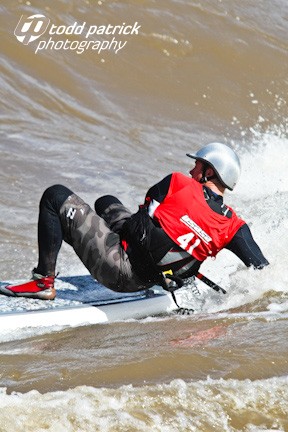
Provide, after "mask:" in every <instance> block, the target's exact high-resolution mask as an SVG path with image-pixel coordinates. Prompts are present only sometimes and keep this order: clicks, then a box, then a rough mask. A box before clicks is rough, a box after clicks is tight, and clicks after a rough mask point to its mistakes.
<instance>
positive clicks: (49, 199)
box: [40, 184, 73, 211]
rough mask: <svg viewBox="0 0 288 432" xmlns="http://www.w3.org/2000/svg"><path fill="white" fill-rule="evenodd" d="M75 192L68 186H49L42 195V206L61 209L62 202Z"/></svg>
mask: <svg viewBox="0 0 288 432" xmlns="http://www.w3.org/2000/svg"><path fill="white" fill-rule="evenodd" d="M72 194H73V192H72V191H71V190H70V189H68V188H67V187H66V186H63V185H60V184H56V185H53V186H50V187H48V188H47V189H46V190H45V192H44V193H43V195H42V198H41V200H40V208H41V207H43V206H46V207H47V206H52V207H53V208H54V209H55V210H57V211H59V210H60V208H61V206H62V204H63V203H64V202H65V201H66V200H67V198H68V197H69V196H70V195H72Z"/></svg>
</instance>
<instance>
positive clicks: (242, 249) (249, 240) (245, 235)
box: [226, 224, 269, 269]
mask: <svg viewBox="0 0 288 432" xmlns="http://www.w3.org/2000/svg"><path fill="white" fill-rule="evenodd" d="M226 249H229V250H230V251H231V252H233V253H234V254H235V255H237V256H238V258H240V259H241V261H243V263H244V264H245V265H246V266H247V267H250V266H253V267H254V268H255V269H261V268H263V267H265V266H267V265H268V264H269V262H268V261H267V259H266V258H265V257H264V255H263V254H262V252H261V250H260V248H259V246H258V245H257V243H256V242H255V240H254V239H253V237H252V234H251V231H250V229H249V227H248V225H247V224H244V225H242V226H241V228H239V230H238V231H237V232H236V234H235V236H234V237H233V239H232V240H231V241H230V243H229V244H228V245H227V246H226Z"/></svg>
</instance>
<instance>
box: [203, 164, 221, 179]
mask: <svg viewBox="0 0 288 432" xmlns="http://www.w3.org/2000/svg"><path fill="white" fill-rule="evenodd" d="M208 168H209V165H207V164H205V165H203V171H202V177H201V179H200V183H202V184H203V183H207V181H208V180H213V179H214V178H217V176H216V175H215V174H213V175H212V176H210V177H207V176H206V171H207V169H208Z"/></svg>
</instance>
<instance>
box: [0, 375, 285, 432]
mask: <svg viewBox="0 0 288 432" xmlns="http://www.w3.org/2000/svg"><path fill="white" fill-rule="evenodd" d="M0 402H1V416H0V428H1V431H3V432H6V431H7V432H8V431H9V432H10V431H11V430H13V431H14V432H22V431H23V427H25V432H30V431H31V432H32V431H33V432H34V431H35V430H37V432H40V431H44V430H45V431H49V432H54V431H55V432H72V431H73V432H74V431H75V432H76V431H80V430H81V432H96V431H101V432H108V431H111V432H112V431H119V432H120V431H123V432H124V431H128V430H129V431H131V432H136V431H137V432H140V431H143V432H144V431H145V432H147V430H151V428H153V430H154V431H159V432H160V431H161V432H175V431H176V430H177V431H179V432H184V431H185V432H186V431H191V432H192V431H193V432H194V431H195V432H196V431H197V432H198V431H200V430H202V431H204V430H215V431H219V432H220V431H221V432H225V431H229V432H232V431H237V430H241V431H247V432H248V431H253V432H254V431H258V432H260V431H262V430H263V431H264V430H265V431H267V430H269V429H271V428H273V430H274V431H275V430H278V431H285V430H287V429H286V428H287V427H288V421H287V416H288V377H287V376H283V377H277V378H271V379H266V380H256V381H251V380H249V379H246V380H243V381H240V380H232V379H228V380H223V379H219V380H213V379H210V378H209V377H208V378H207V379H206V380H202V381H198V382H190V383H185V382H184V381H183V380H173V381H172V382H170V383H169V384H157V385H152V386H143V387H139V388H136V387H133V386H132V385H128V386H121V387H119V388H118V389H108V388H98V389H96V388H93V387H87V386H81V387H77V388H74V389H70V390H67V391H66V392H62V391H58V392H51V393H46V394H40V393H39V392H38V391H35V390H33V391H30V392H28V393H26V394H22V393H16V392H14V393H12V394H11V395H7V394H6V390H5V388H3V389H2V391H1V393H0Z"/></svg>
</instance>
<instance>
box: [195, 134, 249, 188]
mask: <svg viewBox="0 0 288 432" xmlns="http://www.w3.org/2000/svg"><path fill="white" fill-rule="evenodd" d="M187 156H189V157H191V158H193V159H196V160H199V161H201V162H204V163H207V164H208V165H210V166H211V167H212V168H213V169H214V171H215V173H216V175H217V177H218V178H219V180H220V181H221V183H223V185H224V186H226V187H227V188H228V189H230V190H233V189H234V187H235V185H236V183H237V181H238V178H239V176H240V171H241V165H240V160H239V157H238V156H237V154H236V153H235V152H234V150H232V149H231V148H230V147H228V146H227V145H226V144H222V143H218V142H214V143H210V144H207V145H206V146H205V147H203V148H202V149H200V150H198V152H197V153H195V154H192V153H187Z"/></svg>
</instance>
